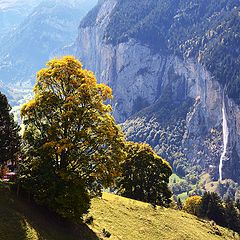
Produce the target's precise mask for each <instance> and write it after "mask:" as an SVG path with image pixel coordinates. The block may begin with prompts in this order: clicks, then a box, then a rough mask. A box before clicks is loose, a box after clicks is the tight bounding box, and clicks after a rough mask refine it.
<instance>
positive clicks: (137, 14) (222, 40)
mask: <svg viewBox="0 0 240 240" xmlns="http://www.w3.org/2000/svg"><path fill="white" fill-rule="evenodd" d="M239 20H240V2H239V1H238V0H230V1H229V0H220V1H217V2H216V1H214V0H209V1H205V0H198V1H191V0H177V1H173V0H150V1H147V2H146V1H144V0H140V1H139V0H138V1H136V0H131V1H130V0H118V1H117V0H106V1H99V3H98V5H97V6H96V7H95V8H94V9H93V10H92V11H91V12H90V13H89V14H88V15H87V16H86V17H85V18H84V19H83V20H82V22H81V24H80V27H79V32H78V38H77V41H76V43H75V48H76V49H77V50H76V54H77V56H78V58H79V59H81V60H82V61H83V63H84V65H85V66H86V68H89V69H91V70H93V71H94V72H95V73H96V76H97V78H98V80H99V81H100V82H104V83H106V84H108V85H109V86H110V87H112V89H113V93H114V95H115V97H114V100H113V114H114V116H115V117H116V119H117V120H118V122H119V123H121V124H122V127H123V129H124V130H125V132H126V134H127V136H128V139H129V140H134V141H146V142H148V143H150V144H151V145H152V146H153V147H154V149H155V150H156V151H157V152H158V154H160V155H162V156H163V157H165V158H167V159H168V161H169V162H170V163H171V164H172V166H173V169H174V171H175V173H177V174H178V175H179V176H180V177H182V178H183V179H184V181H186V182H187V183H188V185H189V186H192V188H191V189H190V190H192V193H193V192H195V193H196V192H198V191H202V190H203V191H204V189H206V186H205V185H204V184H203V186H201V187H199V183H200V182H201V183H202V182H203V179H202V176H205V174H206V173H207V174H208V175H209V176H210V179H211V180H210V181H212V182H214V183H213V184H217V185H218V188H219V189H225V190H224V191H222V192H223V193H227V194H228V195H231V197H236V196H238V194H239V190H238V188H236V187H231V188H230V187H229V186H230V185H231V186H233V185H234V186H235V184H234V181H235V182H237V183H240V144H239V142H240V106H239V103H240V100H239V99H240V98H239V96H240V95H239V94H240V90H239V89H240V79H239V76H240V72H239V71H240V70H239V69H240V66H239V65H240V57H239V51H240V49H239V46H240V24H239ZM227 179H230V180H227ZM218 180H220V181H218ZM226 186H228V187H226ZM220 192H221V191H220Z"/></svg>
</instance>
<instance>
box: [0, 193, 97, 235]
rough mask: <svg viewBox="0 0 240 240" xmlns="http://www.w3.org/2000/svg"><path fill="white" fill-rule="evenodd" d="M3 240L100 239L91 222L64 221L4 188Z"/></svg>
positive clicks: (0, 217)
mask: <svg viewBox="0 0 240 240" xmlns="http://www.w3.org/2000/svg"><path fill="white" fill-rule="evenodd" d="M0 239H7V240H16V239H17V240H26V239H27V240H30V239H31V240H35V239H36V240H99V238H98V237H97V235H96V234H95V233H94V232H93V231H92V230H91V229H90V228H89V227H88V226H87V225H85V224H81V225H74V224H72V223H70V222H67V221H65V220H62V219H61V218H59V217H57V216H56V215H55V214H53V213H51V212H49V211H48V210H46V209H45V208H42V207H39V206H37V205H36V204H34V203H30V202H26V200H25V199H22V198H16V197H15V196H14V194H13V193H11V192H10V191H7V190H4V191H3V190H1V191H0Z"/></svg>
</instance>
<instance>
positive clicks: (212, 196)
mask: <svg viewBox="0 0 240 240" xmlns="http://www.w3.org/2000/svg"><path fill="white" fill-rule="evenodd" d="M199 214H200V216H201V217H206V218H208V219H210V220H214V221H215V222H216V223H217V224H219V225H222V226H225V225H226V221H225V209H224V206H223V202H222V200H221V198H220V197H219V196H218V194H217V193H214V192H206V193H204V195H203V197H202V203H201V206H200V210H199Z"/></svg>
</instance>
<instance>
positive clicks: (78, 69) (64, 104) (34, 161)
mask: <svg viewBox="0 0 240 240" xmlns="http://www.w3.org/2000/svg"><path fill="white" fill-rule="evenodd" d="M111 98H112V90H111V88H109V87H108V86H106V85H104V84H98V83H97V81H96V78H95V76H94V75H93V73H92V72H90V71H88V70H84V69H83V68H82V64H81V63H80V62H79V61H78V60H76V59H75V58H74V57H70V56H67V57H63V58H62V59H54V60H51V61H49V62H48V63H47V68H43V69H42V70H40V71H39V72H38V74H37V82H36V85H35V87H34V98H33V99H32V100H30V101H29V102H28V103H27V104H25V105H24V106H23V108H22V109H21V117H22V119H23V123H24V125H25V130H24V135H23V139H24V143H25V146H24V153H25V159H24V161H23V164H22V168H21V169H22V174H21V179H20V181H21V182H22V183H23V186H24V187H25V188H26V189H28V190H29V191H30V192H31V193H32V195H33V196H34V199H35V200H36V201H37V202H39V203H41V204H44V205H46V206H48V207H49V208H51V209H53V210H54V211H56V212H57V213H58V214H60V215H61V216H63V217H66V218H69V219H72V220H74V221H79V220H80V219H81V216H82V214H83V213H86V212H87V210H88V208H89V203H90V199H91V197H93V196H95V195H96V194H98V193H99V192H100V190H101V188H102V187H108V186H109V185H111V184H112V183H113V182H114V179H115V178H116V177H117V176H119V173H120V163H121V162H122V161H123V159H124V157H125V152H124V144H125V140H124V136H123V133H122V131H121V130H120V128H119V126H118V125H116V123H115V120H114V118H113V117H112V116H111V114H110V112H111V106H110V105H107V104H105V102H106V101H108V100H110V99H111Z"/></svg>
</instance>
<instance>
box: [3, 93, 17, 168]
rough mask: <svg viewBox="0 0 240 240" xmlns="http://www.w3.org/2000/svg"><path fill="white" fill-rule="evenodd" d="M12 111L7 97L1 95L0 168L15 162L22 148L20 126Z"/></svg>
mask: <svg viewBox="0 0 240 240" xmlns="http://www.w3.org/2000/svg"><path fill="white" fill-rule="evenodd" d="M10 111H11V106H10V105H9V103H8V100H7V97H6V96H5V95H4V94H2V93H0V153H1V154H0V167H1V166H3V165H5V164H6V163H7V162H8V161H11V162H15V161H16V159H17V156H18V153H19V148H20V136H19V126H18V125H17V123H15V122H14V116H13V114H12V113H11V112H10Z"/></svg>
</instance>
